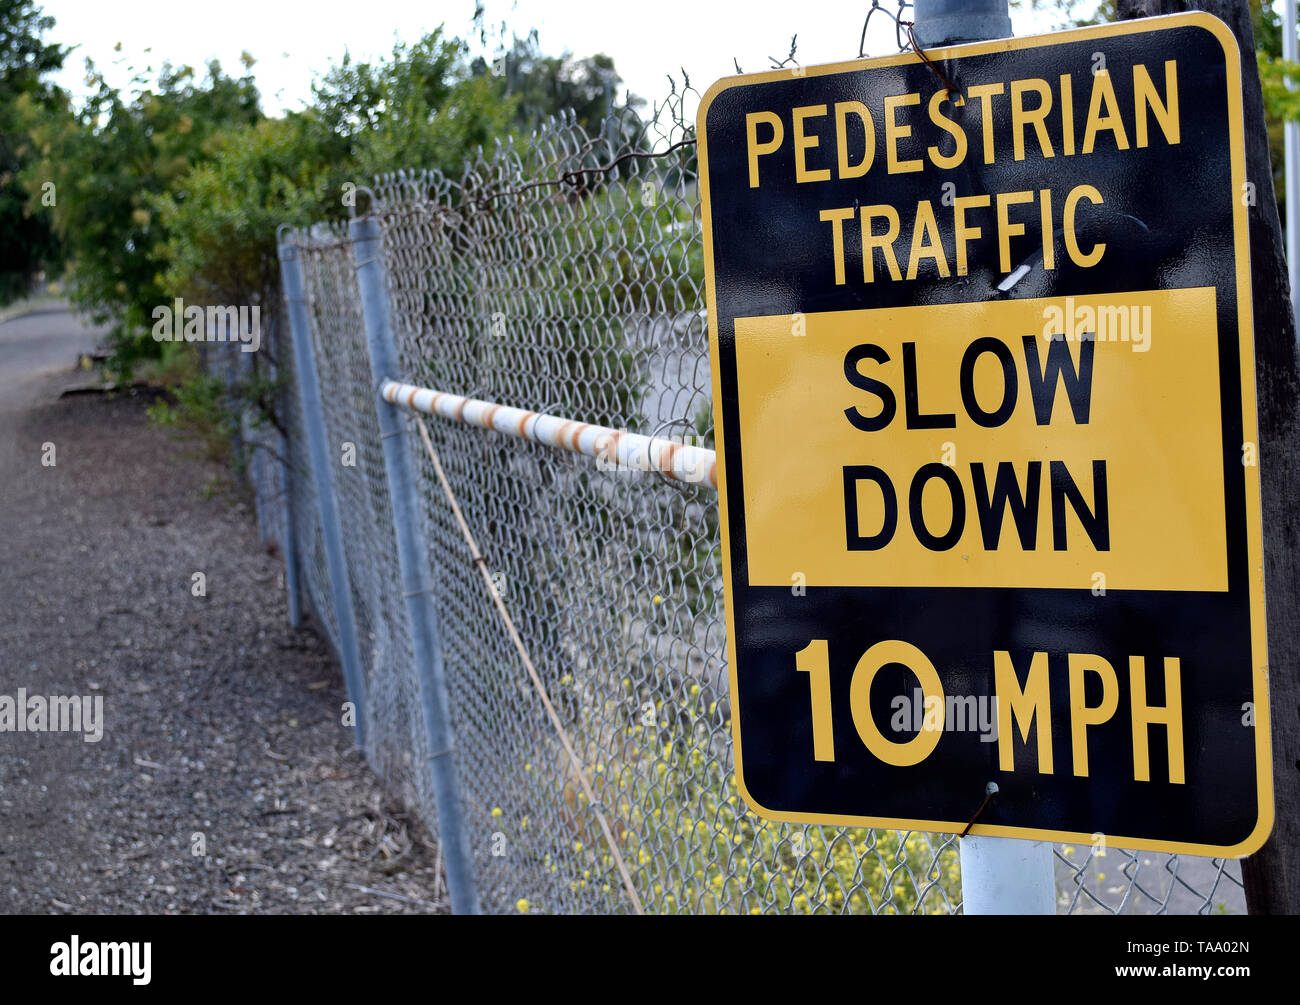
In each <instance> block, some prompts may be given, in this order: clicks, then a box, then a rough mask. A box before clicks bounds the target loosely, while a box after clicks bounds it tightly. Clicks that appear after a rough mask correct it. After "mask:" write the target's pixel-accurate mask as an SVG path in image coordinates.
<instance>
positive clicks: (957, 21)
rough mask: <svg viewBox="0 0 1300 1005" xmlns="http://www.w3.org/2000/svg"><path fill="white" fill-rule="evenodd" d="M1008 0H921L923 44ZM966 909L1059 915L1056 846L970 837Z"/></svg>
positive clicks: (963, 850)
mask: <svg viewBox="0 0 1300 1005" xmlns="http://www.w3.org/2000/svg"><path fill="white" fill-rule="evenodd" d="M1007 8H1008V5H1007V0H916V3H915V11H916V28H915V31H916V37H917V41H918V42H919V43H920V44H921V45H922V46H934V45H950V44H952V43H956V42H977V41H982V40H983V39H988V38H1007V37H1009V36H1010V35H1011V16H1010V13H1009V11H1008V9H1007ZM958 847H959V854H960V856H961V890H962V911H963V912H965V913H966V914H1055V913H1056V880H1055V874H1054V868H1055V867H1054V865H1053V862H1052V846H1051V845H1050V844H1048V843H1047V842H1046V841H1022V840H1018V839H1015V838H1000V837H978V836H972V837H964V838H961V839H959V842H958Z"/></svg>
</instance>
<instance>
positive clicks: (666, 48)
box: [41, 0, 1051, 114]
mask: <svg viewBox="0 0 1300 1005" xmlns="http://www.w3.org/2000/svg"><path fill="white" fill-rule="evenodd" d="M484 3H485V7H486V9H487V23H488V24H489V25H490V26H495V25H499V24H500V23H501V22H502V21H505V22H506V23H507V24H508V25H509V29H510V30H511V31H513V32H514V33H516V34H518V35H521V36H522V35H526V34H527V33H528V31H529V30H530V29H532V28H536V29H537V30H538V33H539V35H540V38H541V43H542V48H543V49H544V50H545V51H546V52H548V53H556V54H558V53H560V52H562V51H564V50H566V49H567V50H568V51H570V52H572V53H574V54H575V55H578V56H588V55H592V54H594V53H597V52H604V53H606V54H608V55H610V56H612V57H614V61H615V65H616V66H617V68H618V70H619V72H620V74H621V75H622V76H623V78H624V81H625V84H624V87H627V88H630V89H631V90H632V91H633V92H634V93H636V94H638V95H640V96H641V97H644V98H648V99H656V100H657V99H661V98H662V97H663V96H664V95H665V94H666V93H667V87H668V84H667V80H666V79H665V74H667V73H669V72H672V73H674V74H675V75H676V74H678V72H679V67H682V66H684V67H685V68H686V70H687V72H689V73H690V75H691V82H692V84H693V85H695V87H696V88H697V89H698V90H699V91H701V92H703V91H704V90H705V89H706V88H707V87H708V86H709V85H710V84H711V83H713V81H715V80H717V79H718V78H719V77H722V76H726V75H729V74H733V73H735V69H734V67H733V65H732V58H733V57H735V58H736V59H737V60H739V62H740V66H741V68H742V69H744V70H745V71H746V72H754V71H757V70H762V69H765V68H767V67H768V66H769V65H770V64H769V62H768V58H769V57H775V58H777V59H782V58H784V57H785V56H786V55H787V54H788V52H789V48H790V37H791V35H794V34H796V33H797V34H798V36H799V49H798V56H797V58H798V61H799V62H800V63H801V64H803V65H805V66H807V65H812V64H814V63H829V62H835V61H839V60H844V59H851V58H854V57H856V56H857V54H858V40H859V37H860V35H861V31H862V22H863V16H864V12H865V11H866V10H867V9H868V8H869V7H870V3H869V2H863V0H851V2H850V0H813V2H810V3H806V4H791V3H789V2H788V0H640V2H632V0H614V2H609V0H605V2H595V3H593V2H586V3H577V2H574V0H484ZM887 3H888V0H887ZM41 5H42V6H43V7H44V8H45V11H46V13H48V14H51V15H53V16H54V18H55V19H56V21H57V24H56V26H55V29H54V32H53V34H52V36H51V37H52V39H53V40H55V41H58V42H61V43H63V44H65V45H77V46H79V48H78V49H77V51H76V52H75V53H74V54H73V56H72V58H71V59H70V60H69V61H68V66H67V68H66V69H65V70H64V73H63V75H62V77H61V79H60V82H61V83H62V84H63V86H65V87H67V88H68V89H70V90H72V91H73V92H74V93H78V94H80V93H84V92H85V90H86V88H85V86H84V76H85V72H84V60H85V57H87V56H89V57H91V58H92V59H94V60H95V62H96V64H98V65H99V67H100V68H101V69H102V70H104V71H105V72H106V74H107V75H108V78H109V80H110V81H111V82H112V83H113V84H115V85H117V86H121V85H123V84H125V83H126V81H127V79H128V78H129V73H128V72H127V67H128V66H129V65H132V64H134V65H135V66H136V67H137V68H143V67H145V66H149V65H152V66H153V67H154V68H155V69H157V67H158V66H159V65H160V63H161V62H162V60H163V59H170V60H171V61H172V62H173V63H189V64H192V65H195V66H202V65H203V64H205V63H206V62H207V61H208V60H209V59H211V58H213V57H215V58H217V59H218V60H220V61H221V63H222V65H223V66H224V67H225V68H226V69H227V71H228V72H231V73H237V72H239V71H240V66H239V55H240V52H241V51H244V50H247V51H248V52H250V53H251V54H252V55H253V56H254V57H255V58H256V59H257V65H256V67H254V73H255V75H256V77H257V83H258V87H259V89H260V90H261V93H262V103H263V107H264V108H265V109H266V111H267V112H269V113H272V114H274V113H277V112H279V111H281V110H283V109H296V108H301V107H302V106H303V104H304V103H305V102H306V101H307V99H308V98H309V97H310V93H311V90H310V89H311V82H312V79H313V77H314V75H316V74H318V73H320V72H322V71H324V70H325V69H326V68H327V67H328V66H329V65H330V64H331V62H334V61H337V60H338V59H339V58H340V57H341V56H342V54H343V52H344V50H345V49H349V50H351V52H352V54H353V56H354V57H356V58H361V59H366V58H373V57H376V56H379V55H382V54H384V53H387V52H389V51H391V49H392V46H393V41H394V39H395V38H401V39H402V40H404V41H413V40H415V39H417V38H419V37H420V36H421V35H422V34H424V33H425V32H427V31H431V30H432V29H433V28H435V27H437V26H438V25H439V24H442V23H445V24H446V26H447V30H448V32H449V33H451V34H458V35H461V36H463V37H467V38H468V37H469V36H470V33H471V27H472V26H471V20H472V17H473V13H474V0H362V2H360V3H358V2H356V0H351V2H348V3H341V2H337V0H315V2H308V0H219V2H217V3H211V4H198V3H193V2H189V0H107V2H106V0H43V3H42V4H41ZM888 6H890V8H891V9H892V7H893V4H892V3H888ZM357 12H360V14H361V16H360V18H359V19H358V18H357V16H356V15H357ZM814 12H815V14H814ZM1050 26H1051V21H1050V19H1044V18H1042V17H1041V16H1040V17H1038V18H1032V17H1030V16H1021V15H1017V16H1016V21H1015V27H1016V33H1017V34H1020V35H1025V34H1033V33H1034V32H1035V31H1042V30H1045V29H1047V28H1050ZM119 42H120V43H122V50H121V52H115V51H114V45H115V44H117V43H119ZM146 50H152V51H151V52H146ZM895 51H896V47H895V45H894V33H893V26H892V24H890V23H889V21H888V19H886V18H885V17H884V16H883V15H882V14H880V13H877V14H876V15H875V16H874V17H873V18H872V22H871V29H870V32H869V34H868V36H867V53H868V55H887V54H890V53H893V52H895Z"/></svg>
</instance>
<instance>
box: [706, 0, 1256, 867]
mask: <svg viewBox="0 0 1300 1005" xmlns="http://www.w3.org/2000/svg"><path fill="white" fill-rule="evenodd" d="M927 55H928V56H929V59H930V60H932V61H933V65H930V64H928V63H927V62H925V61H922V60H921V59H919V58H918V57H917V55H916V54H908V55H901V56H896V57H891V58H887V59H877V60H867V61H859V62H853V63H845V64H839V65H833V66H822V67H815V68H807V69H795V70H788V69H785V70H778V71H774V72H769V73H762V74H755V75H753V76H744V77H736V78H732V79H728V80H723V81H721V82H719V83H718V84H716V85H715V86H714V87H713V88H712V89H711V90H710V91H709V92H708V94H707V95H706V96H705V98H704V101H703V102H702V105H701V108H700V112H699V123H698V130H697V136H698V141H699V159H700V176H701V190H702V191H701V195H702V202H703V213H704V234H705V259H706V268H707V278H708V304H709V331H710V341H711V349H712V363H713V391H714V413H715V418H716V428H717V442H718V456H719V493H720V507H721V515H722V527H723V532H722V540H723V553H724V566H725V569H726V576H727V591H726V595H727V617H728V632H729V637H728V646H729V657H730V666H731V688H732V721H733V729H734V738H735V751H736V771H737V775H738V779H739V782H740V787H741V789H742V791H743V792H744V794H745V798H746V799H747V800H748V801H749V804H750V805H751V806H752V807H753V808H754V809H755V810H756V811H757V812H759V813H760V814H761V815H763V816H766V817H769V818H773V819H777V820H788V821H806V822H817V823H833V824H866V825H877V826H890V827H902V828H913V829H921V830H938V831H957V832H960V831H962V830H963V829H965V828H966V826H967V825H968V824H969V823H970V821H971V820H972V818H974V817H975V816H976V814H977V812H978V811H980V808H981V805H982V804H983V803H984V802H985V794H986V792H987V791H988V786H989V783H990V782H993V783H996V785H997V792H996V795H995V796H994V797H993V798H992V799H990V800H989V801H988V803H987V805H986V806H984V807H983V810H982V812H980V813H979V816H978V821H977V823H976V824H975V827H974V829H973V830H972V833H975V834H991V835H1003V836H1019V837H1037V838H1050V839H1055V840H1079V841H1089V840H1094V841H1095V840H1096V835H1098V834H1101V835H1105V838H1106V840H1107V841H1109V842H1110V843H1112V844H1116V845H1120V846H1127V847H1136V848H1150V849H1164V850H1170V851H1183V852H1189V853H1196V854H1221V855H1242V854H1246V853H1248V852H1250V851H1252V850H1253V849H1255V848H1257V847H1258V846H1259V845H1260V844H1261V843H1262V842H1263V840H1264V838H1265V837H1266V836H1267V834H1268V831H1269V829H1270V827H1271V824H1272V816H1273V807H1272V782H1271V774H1270V766H1269V741H1268V701H1267V663H1266V647H1265V627H1264V595H1263V591H1264V587H1263V582H1264V580H1263V576H1264V573H1263V560H1262V557H1261V521H1260V488H1259V484H1260V483H1259V468H1258V463H1259V457H1258V455H1257V450H1256V442H1257V441H1256V409H1255V376H1254V374H1255V371H1254V349H1253V342H1252V331H1251V314H1250V311H1251V301H1250V263H1249V260H1248V256H1247V230H1246V226H1247V223H1246V213H1247V207H1248V205H1249V204H1250V203H1251V200H1252V199H1253V198H1254V192H1253V188H1252V185H1251V182H1250V179H1248V178H1247V177H1246V176H1245V159H1244V142H1243V134H1242V111H1241V104H1242V96H1241V77H1240V68H1239V62H1240V56H1239V54H1238V51H1237V46H1236V43H1235V41H1234V39H1233V36H1232V34H1231V32H1230V31H1229V30H1228V29H1227V27H1225V26H1224V25H1223V24H1222V23H1221V22H1219V21H1217V20H1215V19H1214V18H1212V17H1210V16H1208V15H1203V14H1189V15H1179V16H1175V17H1168V18H1158V19H1152V20H1147V21H1137V22H1126V23H1123V24H1114V25H1105V26H1101V27H1096V28H1086V29H1082V30H1078V31H1069V32H1062V33H1059V34H1054V35H1049V36H1044V37H1040V38H1025V39H1014V40H1011V39H1008V40H1002V41H997V42H988V43H981V44H976V45H966V46H961V47H956V48H949V49H938V50H934V51H931V52H929V53H927Z"/></svg>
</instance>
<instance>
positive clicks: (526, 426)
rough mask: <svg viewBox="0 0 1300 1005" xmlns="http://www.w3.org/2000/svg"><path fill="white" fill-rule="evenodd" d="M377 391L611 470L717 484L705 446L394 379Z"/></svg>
mask: <svg viewBox="0 0 1300 1005" xmlns="http://www.w3.org/2000/svg"><path fill="white" fill-rule="evenodd" d="M380 393H381V394H382V395H383V398H384V400H385V401H387V402H389V403H390V404H393V405H398V406H401V407H403V408H408V409H410V410H411V411H413V412H423V413H424V414H426V415H435V416H438V417H439V418H443V419H450V420H452V421H453V422H463V423H466V424H467V425H470V426H478V427H479V428H481V429H492V430H495V431H496V432H498V433H504V434H505V435H507V436H516V437H518V438H520V439H523V440H531V441H532V442H534V443H544V444H545V445H546V446H548V447H556V448H558V449H560V450H571V451H573V452H575V453H579V454H585V455H587V456H588V457H594V458H596V459H597V460H598V461H600V462H601V463H602V464H603V465H606V466H607V467H609V468H622V469H626V470H632V471H659V472H660V473H662V474H663V475H665V476H666V477H668V478H672V479H674V480H676V481H679V482H695V483H698V484H701V485H707V486H710V487H711V488H713V489H715V490H716V489H717V487H718V458H717V454H716V453H715V452H714V451H712V450H710V449H708V448H707V447H697V446H693V445H691V444H685V443H679V442H677V441H676V440H672V439H668V438H665V437H662V436H644V435H642V434H640V433H630V432H627V431H626V430H619V429H610V428H609V427H608V426H595V425H592V424H591V423H587V422H580V421H578V420H577V419H565V418H563V417H561V416H558V415H549V414H547V413H546V412H530V411H528V410H527V409H523V408H514V407H512V406H510V405H499V404H495V403H494V402H491V401H482V400H480V399H478V398H467V397H465V396H464V395H460V394H449V393H448V392H446V391H434V390H432V389H430V388H427V387H417V386H415V385H414V384H403V383H400V382H398V381H395V380H385V381H384V382H383V384H382V385H381V386H380Z"/></svg>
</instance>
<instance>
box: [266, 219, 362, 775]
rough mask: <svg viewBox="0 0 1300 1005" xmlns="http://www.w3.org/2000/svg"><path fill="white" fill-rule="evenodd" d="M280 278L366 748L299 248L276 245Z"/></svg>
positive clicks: (344, 652)
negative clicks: (282, 281) (281, 279)
mask: <svg viewBox="0 0 1300 1005" xmlns="http://www.w3.org/2000/svg"><path fill="white" fill-rule="evenodd" d="M279 255H280V275H281V277H282V278H283V279H284V300H285V306H286V307H287V308H288V314H289V334H290V337H291V338H292V339H293V358H294V365H295V366H296V368H297V371H298V391H299V394H300V395H301V396H302V419H303V427H304V431H305V432H306V434H307V446H308V449H309V450H310V452H311V467H312V475H313V477H314V479H315V482H316V503H317V506H318V508H319V509H320V524H321V537H322V538H323V539H324V543H325V562H326V564H327V566H328V568H329V577H330V587H331V589H332V592H333V594H334V614H335V617H336V618H337V619H338V626H339V648H340V650H341V652H340V653H339V658H340V659H341V660H342V662H343V678H344V680H345V681H346V682H347V688H348V700H349V701H351V702H352V706H353V708H354V709H355V710H356V726H355V729H356V741H357V746H358V747H359V748H360V749H361V750H362V751H364V750H365V749H366V683H365V680H364V678H363V677H362V675H361V649H360V647H359V646H358V645H357V626H356V615H355V614H354V612H353V610H352V587H351V583H350V581H349V578H348V566H347V562H346V560H345V559H344V556H343V537H342V528H341V527H340V525H339V515H338V504H337V502H336V501H335V495H334V478H333V475H332V474H331V469H330V460H329V450H328V448H327V446H326V444H325V415H324V411H323V410H322V408H321V401H320V378H319V376H318V375H317V373H316V357H315V356H314V355H313V354H312V340H311V327H310V325H311V321H310V319H309V318H308V317H307V301H306V298H305V297H304V295H303V283H302V262H301V261H300V260H299V257H298V249H297V247H295V246H294V245H292V244H281V245H280V247H279Z"/></svg>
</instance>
